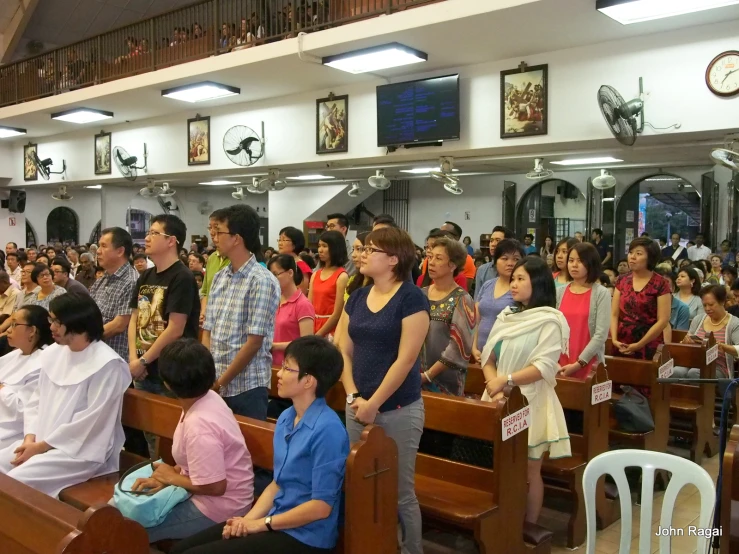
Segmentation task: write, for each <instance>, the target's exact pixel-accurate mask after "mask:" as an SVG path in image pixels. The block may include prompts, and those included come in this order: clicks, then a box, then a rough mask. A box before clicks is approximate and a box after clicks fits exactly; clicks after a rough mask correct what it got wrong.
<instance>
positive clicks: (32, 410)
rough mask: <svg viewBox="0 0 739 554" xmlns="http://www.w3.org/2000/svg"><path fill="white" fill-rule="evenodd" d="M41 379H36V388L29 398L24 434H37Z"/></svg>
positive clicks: (24, 416)
mask: <svg viewBox="0 0 739 554" xmlns="http://www.w3.org/2000/svg"><path fill="white" fill-rule="evenodd" d="M41 379H43V377H39V380H38V381H36V388H34V389H33V392H32V393H31V397H30V398H29V399H28V407H27V408H26V409H25V411H24V413H23V435H24V436H25V435H35V434H36V424H37V422H38V407H39V404H38V403H39V398H40V396H41Z"/></svg>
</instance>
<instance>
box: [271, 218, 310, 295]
mask: <svg viewBox="0 0 739 554" xmlns="http://www.w3.org/2000/svg"><path fill="white" fill-rule="evenodd" d="M304 248H305V235H303V232H302V231H301V230H300V229H298V228H296V227H284V228H282V229H280V236H279V237H278V239H277V251H278V252H279V253H280V254H290V255H291V256H292V257H293V258H295V264H296V265H297V266H298V269H300V271H301V272H302V273H303V281H302V282H301V283H300V290H302V291H303V294H305V295H307V294H308V287H309V286H310V280H311V277H312V276H313V268H314V267H315V265H312V266H311V265H308V263H307V262H306V261H305V260H304V259H303V257H302V256H301V254H302V252H303V249H304Z"/></svg>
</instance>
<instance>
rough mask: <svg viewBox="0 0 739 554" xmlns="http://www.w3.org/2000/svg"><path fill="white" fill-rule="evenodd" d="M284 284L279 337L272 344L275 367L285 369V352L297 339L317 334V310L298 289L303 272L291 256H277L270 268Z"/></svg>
mask: <svg viewBox="0 0 739 554" xmlns="http://www.w3.org/2000/svg"><path fill="white" fill-rule="evenodd" d="M267 269H269V270H270V271H271V272H272V275H274V276H275V277H277V281H278V282H279V283H280V291H281V294H280V307H279V308H277V315H276V316H275V337H274V342H273V343H272V366H273V367H281V366H282V361H283V359H284V357H285V348H287V345H288V344H290V343H291V342H292V341H294V340H295V339H297V338H300V337H304V336H306V335H312V334H313V326H314V321H315V319H316V310H315V308H314V307H313V304H311V302H310V301H309V300H308V298H306V296H305V295H304V294H303V292H302V291H301V290H300V289H299V288H298V287H299V286H300V284H301V283H302V282H303V272H302V271H301V270H300V268H299V267H297V265H296V264H295V259H294V258H293V257H292V256H291V255H289V254H280V255H279V256H275V257H274V258H272V259H271V260H269V263H268V265H267Z"/></svg>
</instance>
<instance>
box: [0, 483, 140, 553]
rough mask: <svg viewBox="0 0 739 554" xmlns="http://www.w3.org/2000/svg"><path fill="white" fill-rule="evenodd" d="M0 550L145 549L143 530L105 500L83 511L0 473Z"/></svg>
mask: <svg viewBox="0 0 739 554" xmlns="http://www.w3.org/2000/svg"><path fill="white" fill-rule="evenodd" d="M0 522H1V523H0V552H2V553H3V554H106V553H107V554H148V552H149V539H148V537H147V536H146V530H145V529H144V528H143V527H142V526H141V525H139V524H138V523H136V522H135V521H131V520H130V519H125V518H123V517H122V516H121V513H120V512H119V511H118V510H116V509H115V508H113V507H112V506H108V505H101V506H96V507H94V508H88V509H87V510H86V511H85V512H84V513H81V512H80V511H79V510H76V509H75V508H73V507H72V506H69V505H67V504H64V503H63V502H59V501H58V500H57V499H55V498H52V497H50V496H47V495H45V494H44V493H42V492H39V491H37V490H36V489H33V488H31V487H29V486H27V485H24V484H23V483H21V482H19V481H16V480H15V479H12V478H11V477H8V476H7V475H3V474H0Z"/></svg>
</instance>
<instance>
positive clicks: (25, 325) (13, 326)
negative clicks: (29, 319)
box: [10, 321, 33, 329]
mask: <svg viewBox="0 0 739 554" xmlns="http://www.w3.org/2000/svg"><path fill="white" fill-rule="evenodd" d="M19 325H22V326H23V327H33V325H29V324H28V323H16V322H15V321H14V322H13V323H11V324H10V328H11V329H15V328H16V327H18V326H19Z"/></svg>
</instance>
